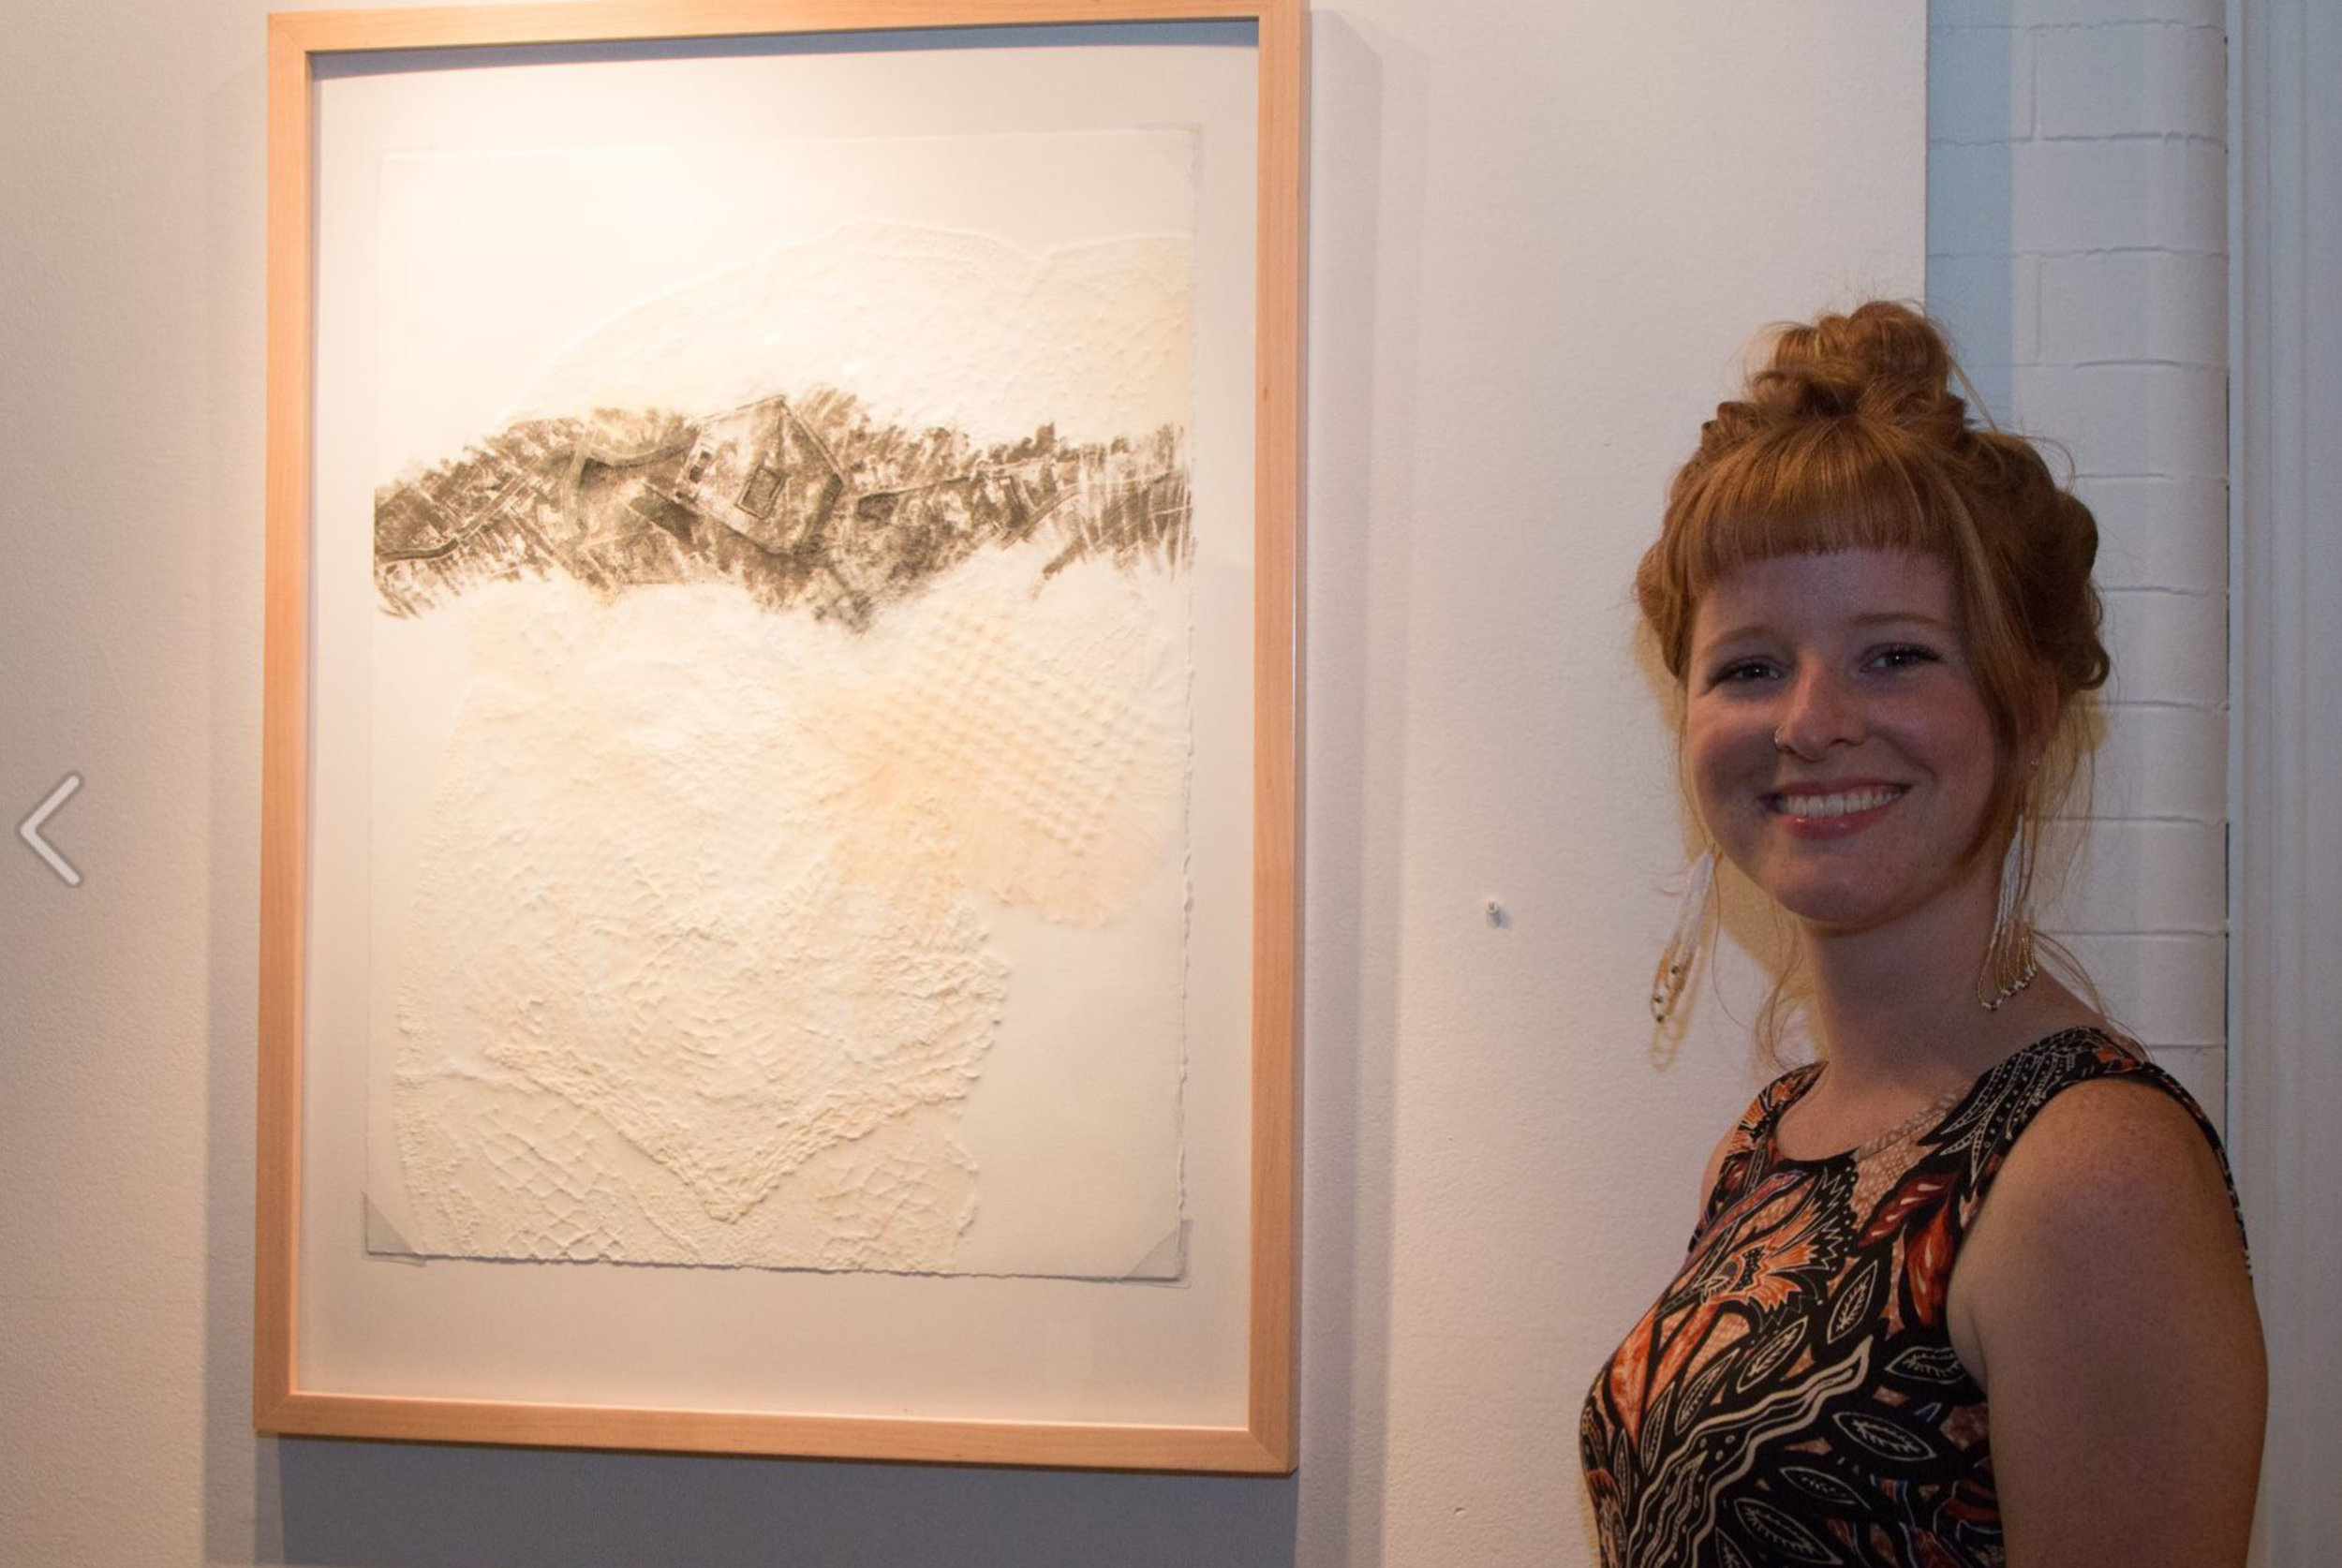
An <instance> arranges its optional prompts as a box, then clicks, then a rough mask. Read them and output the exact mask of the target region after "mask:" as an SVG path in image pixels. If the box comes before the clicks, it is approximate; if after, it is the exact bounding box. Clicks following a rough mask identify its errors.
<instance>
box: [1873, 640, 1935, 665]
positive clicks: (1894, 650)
mask: <svg viewBox="0 0 2342 1568" xmlns="http://www.w3.org/2000/svg"><path fill="white" fill-rule="evenodd" d="M1871 662H1872V664H1873V665H1874V666H1875V667H1877V668H1878V669H1882V670H1908V669H1910V668H1911V667H1912V666H1914V665H1919V664H1934V663H1935V662H1936V655H1935V651H1934V649H1933V648H1923V647H1920V645H1919V644H1918V643H1896V644H1895V645H1894V646H1893V647H1891V648H1881V649H1880V650H1879V651H1878V652H1877V654H1876V655H1875V656H1874V657H1873V658H1872V659H1871Z"/></svg>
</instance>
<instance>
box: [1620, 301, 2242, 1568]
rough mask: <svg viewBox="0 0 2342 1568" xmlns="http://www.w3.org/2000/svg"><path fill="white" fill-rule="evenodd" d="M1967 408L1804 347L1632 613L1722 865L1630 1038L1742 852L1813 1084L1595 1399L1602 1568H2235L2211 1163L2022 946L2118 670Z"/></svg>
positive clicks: (2020, 448)
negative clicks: (2151, 1567)
mask: <svg viewBox="0 0 2342 1568" xmlns="http://www.w3.org/2000/svg"><path fill="white" fill-rule="evenodd" d="M1959 383H1960V377H1959V372H1958V370H1957V368H1956V367H1955V366H1954V365H1953V363H1952V362H1951V359H1950V356H1949V353H1948V351H1947V350H1946V348H1945V347H1944V344H1943V341H1942V339H1941V337H1940V336H1939V335H1938V334H1937V333H1936V332H1935V330H1934V327H1933V326H1932V325H1930V324H1929V323H1928V322H1927V321H1926V319H1925V318H1922V317H1920V315H1918V314H1917V313H1915V312H1913V311H1911V310H1909V309H1907V308H1905V307H1903V306H1900V305H1894V304H1885V303H1873V304H1867V305H1864V306H1862V307H1860V309H1858V310H1856V311H1854V312H1853V313H1851V314H1850V315H1848V316H1842V317H1841V316H1832V317H1825V318H1822V319H1820V320H1819V321H1816V322H1815V323H1814V324H1813V325H1811V326H1804V327H1793V328H1789V329H1786V330H1785V331H1783V332H1782V333H1780V334H1779V335H1778V336H1777V337H1776V339H1775V340H1774V342H1773V344H1772V348H1771V356H1770V359H1769V361H1768V362H1766V363H1765V364H1764V366H1763V368H1761V369H1760V370H1758V371H1757V372H1756V375H1754V376H1753V377H1751V381H1750V385H1749V388H1748V392H1747V395H1746V397H1745V398H1743V399H1742V400H1739V401H1735V402H1731V403H1727V404H1725V405H1724V406H1722V407H1719V408H1718V409H1717V411H1716V417H1715V418H1714V419H1713V420H1712V421H1710V422H1708V424H1707V425H1706V426H1705V427H1704V429H1703V431H1702V434H1701V439H1700V444H1699V448H1698V450H1697V452H1696V453H1695V454H1694V455H1693V457H1692V458H1691V460H1690V461H1689V462H1688V463H1686V464H1685V465H1684V466H1683V468H1682V471H1681V472H1680V473H1679V474H1678V475H1677V476H1676V480H1675V483H1674V485H1673V487H1672V489H1671V490H1670V492H1669V496H1668V510H1667V515H1666V520H1665V523H1664V525H1663V527H1662V531H1661V535H1660V538H1659V540H1658V542H1657V543H1656V544H1654V545H1653V547H1652V549H1651V551H1650V552H1649V554H1648V555H1646V556H1645V557H1644V559H1643V563H1642V567H1641V570H1640V571H1639V573H1638V581H1637V588H1638V597H1639V599H1640V602H1641V605H1642V609H1643V612H1644V615H1645V618H1646V620H1647V621H1648V623H1649V626H1650V628H1651V630H1652V631H1653V634H1654V635H1655V637H1656V639H1657V642H1658V645H1659V651H1660V655H1661V658H1663V660H1664V661H1665V663H1666V665H1667V667H1668V671H1669V672H1670V673H1672V674H1673V675H1674V676H1675V678H1676V680H1677V681H1678V683H1679V686H1680V689H1681V696H1682V724H1683V728H1682V747H1683V754H1684V762H1685V764H1686V765H1685V773H1686V776H1687V777H1688V778H1689V781H1690V784H1691V789H1692V793H1693V797H1694V805H1695V806H1696V808H1697V814H1698V817H1699V820H1700V822H1701V824H1702V826H1703V827H1704V828H1705V830H1706V833H1707V835H1708V836H1709V839H1710V842H1711V848H1710V849H1709V851H1707V853H1706V854H1704V855H1703V856H1702V857H1701V864H1700V865H1699V866H1698V867H1697V868H1696V872H1695V875H1694V877H1693V879H1692V886H1693V888H1694V889H1695V890H1696V891H1695V893H1694V895H1692V896H1691V898H1690V899H1688V900H1687V903H1688V904H1690V905H1691V906H1692V907H1690V908H1687V910H1686V913H1685V917H1684V920H1683V921H1682V925H1681V927H1680V928H1679V932H1678V937H1677V940H1676V941H1675V942H1674V943H1672V944H1670V946H1669V949H1668V954H1667V956H1666V957H1664V958H1662V959H1661V963H1660V975H1659V981H1658V984H1657V987H1656V989H1655V990H1654V993H1653V1011H1654V1012H1655V1013H1657V1014H1658V1015H1659V1016H1660V1017H1661V1018H1662V1019H1664V1018H1665V1017H1666V1016H1667V1014H1668V1012H1669V1010H1670V1009H1671V1008H1672V1007H1673V1006H1675V1005H1676V1004H1677V1003H1678V1001H1679V999H1680V997H1681V994H1682V981H1683V979H1684V977H1685V975H1686V974H1687V972H1688V970H1689V967H1690V950H1691V949H1692V948H1693V947H1694V946H1696V945H1697V935H1698V932H1699V929H1700V925H1701V924H1702V922H1703V921H1704V920H1705V919H1706V918H1707V916H1706V911H1705V910H1704V909H1703V908H1700V907H1699V904H1700V902H1701V901H1702V900H1704V898H1705V889H1706V888H1707V886H1708V885H1709V880H1710V878H1709V871H1710V868H1711V866H1712V861H1713V860H1714V858H1715V857H1716V856H1718V855H1721V856H1722V857H1723V858H1724V859H1725V860H1727V861H1728V862H1729V863H1730V864H1731V865H1733V866H1734V867H1735V868H1736V869H1737V870H1738V871H1739V872H1741V873H1742V875H1743V876H1744V877H1745V878H1746V879H1747V880H1749V881H1750V882H1751V883H1753V884H1754V885H1755V886H1756V888H1757V889H1758V890H1759V891H1760V892H1761V893H1763V894H1764V895H1766V896H1767V897H1769V898H1770V899H1771V901H1772V902H1773V904H1774V905H1776V906H1777V908H1778V909H1779V910H1781V911H1782V912H1783V913H1784V914H1785V915H1786V916H1787V917H1788V918H1789V920H1790V922H1791V924H1792V925H1793V926H1794V928H1795V930H1796V932H1797V936H1798V952H1797V957H1798V961H1800V962H1801V963H1802V964H1803V965H1804V966H1805V967H1806V969H1808V971H1809V973H1810V976H1811V987H1810V994H1809V995H1808V996H1807V997H1806V998H1803V1010H1804V1013H1805V1017H1806V1021H1807V1023H1808V1024H1809V1026H1810V1029H1811V1033H1812V1035H1813V1037H1814V1039H1813V1043H1814V1045H1815V1047H1816V1054H1817V1056H1818V1058H1819V1059H1818V1060H1817V1061H1816V1062H1814V1063H1812V1064H1809V1065H1807V1066H1804V1067H1801V1068H1798V1069H1795V1070H1793V1071H1791V1072H1786V1073H1784V1074H1783V1075H1782V1076H1780V1077H1779V1078H1777V1079H1775V1080H1774V1081H1773V1082H1772V1083H1771V1085H1769V1086H1768V1087H1766V1088H1765V1089H1764V1091H1763V1092H1762V1093H1761V1094H1759V1095H1758V1096H1757V1098H1756V1102H1755V1103H1754V1104H1752V1105H1751V1106H1750V1107H1749V1109H1748V1111H1747V1113H1746V1114H1745V1115H1744V1116H1743V1117H1742V1118H1741V1119H1740V1120H1739V1121H1738V1122H1737V1123H1736V1124H1735V1125H1734V1126H1733V1127H1732V1128H1731V1130H1730V1131H1729V1132H1727V1133H1726V1135H1725V1137H1724V1139H1723V1141H1722V1143H1720V1144H1719V1145H1718V1146H1717V1148H1716V1151H1715V1155H1714V1157H1713V1158H1712V1160H1711V1161H1710V1163H1709V1168H1708V1171H1707V1173H1706V1176H1705V1177H1704V1178H1703V1182H1702V1186H1701V1190H1700V1193H1701V1207H1700V1210H1699V1216H1698V1220H1697V1227H1696V1229H1695V1231H1694V1233H1693V1235H1692V1240H1691V1245H1690V1248H1689V1250H1688V1251H1687V1254H1686V1256H1685V1259H1684V1262H1683V1265H1682V1268H1681V1269H1680V1270H1679V1271H1678V1273H1677V1274H1676V1276H1675V1279H1674V1280H1672V1281H1671V1282H1670V1283H1669V1284H1668V1288H1667V1290H1666V1292H1665V1293H1664V1294H1662V1295H1661V1296H1660V1298H1659V1300H1658V1301H1657V1303H1656V1304H1654V1305H1653V1307H1652V1309H1650V1311H1648V1312H1647V1313H1645V1314H1644V1316H1643V1318H1642V1320H1641V1322H1640V1323H1638V1324H1637V1325H1636V1326H1635V1328H1634V1330H1633V1331H1632V1333H1630V1334H1629V1335H1628V1337H1627V1339H1626V1340H1625V1342H1624V1343H1623V1345H1621V1346H1620V1348H1619V1350H1618V1351H1617V1353H1616V1354H1614V1355H1613V1356H1612V1358H1611V1360H1610V1362H1609V1364H1608V1367H1607V1368H1605V1369H1604V1371H1603V1373H1602V1375H1601V1376H1600V1377H1599V1378H1597V1379H1596V1381H1595V1383H1594V1386H1593V1392H1592V1394H1591V1395H1590V1397H1589V1398H1588V1400H1587V1403H1586V1409H1585V1414H1584V1419H1583V1422H1582V1426H1581V1438H1582V1442H1583V1448H1584V1459H1585V1466H1586V1479H1587V1486H1588V1488H1589V1491H1590V1493H1591V1496H1592V1499H1593V1508H1594V1516H1595V1520H1596V1524H1597V1528H1598V1531H1599V1534H1600V1538H1601V1549H1602V1558H1603V1561H1604V1563H1605V1564H1606V1565H1608V1568H1662V1565H1668V1564H1683V1565H1693V1564H1697V1565H1702V1568H1705V1565H1710V1564H1721V1565H1727V1568H1755V1565H1757V1564H1769V1563H1776V1562H1786V1561H1795V1562H1814V1563H1824V1562H1829V1563H1846V1564H1860V1565H1873V1568H1888V1565H1893V1568H1904V1565H1910V1568H1953V1565H1957V1568H1997V1565H2011V1568H2039V1565H2045V1564H2056V1565H2058V1568H2097V1565H2106V1568H2112V1565H2114V1564H2122V1565H2125V1568H2141V1565H2148V1564H2172V1565H2178V1564H2188V1565H2214V1564H2232V1563H2242V1562H2243V1561H2244V1559H2245V1551H2246V1540H2247V1537H2248V1534H2249V1531H2250V1524H2251V1516H2252V1501H2253V1489H2254V1481H2255V1476H2256V1473H2257V1470H2258V1463H2259V1456H2260V1427H2261V1414H2262V1409H2263V1404H2264V1398H2265V1368H2264V1362H2263V1357H2262V1352H2261V1344H2260V1324H2259V1321H2258V1318H2257V1316H2256V1315H2255V1311H2254V1308H2253V1301H2252V1294H2251V1287H2250V1282H2249V1280H2248V1279H2247V1276H2246V1260H2245V1250H2244V1246H2243V1238H2242V1235H2241V1231H2240V1227H2239V1224H2238V1221H2237V1220H2236V1216H2235V1209H2234V1205H2233V1197H2232V1193H2231V1191H2230V1190H2229V1188H2228V1184H2227V1181H2226V1171H2225V1165H2224V1162H2223V1160H2222V1157H2221V1154H2220V1151H2219V1143H2218V1138H2217V1136H2216V1133H2215V1132H2213V1130H2212V1127H2211V1125H2210V1123H2209V1122H2208V1121H2206V1120H2205V1118H2204V1117H2203V1115H2202V1112H2201V1109H2200V1108H2199V1107H2197V1106H2196V1104H2195V1103H2194V1102H2192V1101H2191V1100H2189V1099H2188V1097H2187V1095H2186V1091H2185V1090H2183V1089H2182V1088H2180V1087H2179V1086H2178V1085H2177V1084H2176V1083H2174V1082H2173V1081H2172V1079H2171V1078H2170V1077H2169V1076H2168V1075H2166V1074H2165V1073H2163V1072H2161V1071H2160V1070H2159V1069H2157V1067H2155V1066H2154V1065H2153V1064H2152V1063H2150V1062H2149V1061H2148V1060H2147V1059H2146V1058H2145V1057H2144V1056H2143V1055H2142V1053H2141V1051H2140V1049H2139V1047H2138V1045H2137V1044H2136V1043H2134V1042H2132V1041H2130V1040H2128V1039H2127V1038H2126V1037H2124V1036H2123V1035H2122V1034H2121V1033H2120V1032H2119V1031H2117V1030H2116V1029H2115V1028H2113V1027H2112V1025H2110V1024H2109V1022H2108V1021H2107V1019H2106V1018H2105V1017H2104V1016H2103V1015H2102V1014H2101V1013H2099V1011H2098V1010H2097V1006H2096V1005H2095V994H2094V993H2093V992H2092V991H2091V988H2090V986H2089V984H2088V983H2087V980H2086V977H2084V976H2083V975H2082V974H2081V973H2080V972H2079V970H2078V969H2073V968H2072V967H2071V966H2070V965H2069V964H2067V965H2063V966H2061V967H2063V968H2064V969H2065V971H2066V972H2065V974H2064V976H2063V978H2060V977H2059V976H2057V975H2053V974H2050V973H2047V972H2045V971H2044V970H2043V969H2041V967H2040V964H2039V962H2038V958H2037V954H2036V950H2037V946H2038V945H2040V944H2039V943H2038V939H2037V938H2036V936H2035V934H2034V932H2033V929H2032V925H2031V921H2030V918H2029V916H2028V914H2027V912H2026V910H2027V904H2028V895H2029V891H2030V884H2031V880H2032V868H2033V865H2034V860H2035V853H2036V851H2035V846H2036V843H2037V840H2038V830H2039V823H2040V821H2042V820H2043V818H2045V817H2048V816H2052V815H2054V814H2055V813H2056V811H2057V809H2058V808H2059V807H2060V806H2063V805H2064V804H2065V803H2066V801H2067V797H2068V793H2069V790H2070V783H2071V780H2072V779H2073V777H2075V773H2076V763H2077V761H2078V759H2079V757H2080V754H2081V750H2082V737H2083V735H2084V733H2085V732H2086V730H2087V723H2086V712H2085V703H2087V701H2088V697H2089V693H2090V692H2092V691H2093V690H2095V689H2096V688H2097V687H2098V686H2099V685H2100V684H2102V683H2103V682H2104V680H2105V678H2106V674H2107V657H2106V652H2105V649H2104V646H2103V644H2102V643H2101V642H2100V641H2099V635H2098V621H2099V611H2098V599H2097V592H2096V589H2095V588H2094V587H2093V585H2092V584H2091V580H2090V569H2091V563H2092V561H2093V559H2094V557H2095V555H2096V553H2097V525H2096V524H2095V522H2094V520H2093V519H2092V517H2091V515H2090V513H2089V511H2088V510H2087V509H2086V508H2084V507H2083V505H2082V503H2081V502H2080V501H2078V500H2076V499H2075V498H2074V497H2073V496H2072V495H2070V494H2069V493H2068V492H2067V491H2066V490H2065V489H2063V488H2062V487H2061V486H2059V485H2058V483H2057V482H2056V481H2055V480H2054V479H2053V476H2052V475H2051V473H2050V470H2049V468H2048V466H2047V465H2046V464H2045V463H2044V462H2043V461H2042V459H2041V457H2040V455H2039V453H2038V451H2036V450H2035V449H2034V448H2033V446H2032V445H2031V444H2030V443H2029V442H2027V441H2025V440H2023V439H2022V438H2019V437H2016V436H2008V435H2006V434H2003V433H2001V432H1999V431H1996V430H1994V429H1991V428H1989V427H1982V428H1979V426H1978V425H1976V424H1974V423H1972V422H1970V420H1969V418H1968V411H1967V408H1966V406H1965V405H1964V402H1963V401H1962V399H1961V398H1960V397H1959V396H1957V395H1956V394H1955V393H1954V392H1953V391H1952V387H1953V386H1954V385H1955V384H1959ZM2053 955H2054V954H2053ZM2085 998H2091V999H2085ZM1777 999H1778V998H1777V996H1776V1000H1777ZM1779 1016H1780V1010H1779V1008H1778V1007H1777V1006H1776V1007H1771V1008H1768V1010H1767V1014H1766V1018H1767V1024H1766V1031H1767V1033H1768V1036H1769V1038H1768V1039H1767V1042H1766V1043H1767V1044H1768V1045H1771V1043H1772V1040H1771V1038H1770V1036H1771V1033H1772V1032H1773V1031H1774V1030H1776V1029H1777V1028H1778V1024H1777V1020H1778V1018H1779Z"/></svg>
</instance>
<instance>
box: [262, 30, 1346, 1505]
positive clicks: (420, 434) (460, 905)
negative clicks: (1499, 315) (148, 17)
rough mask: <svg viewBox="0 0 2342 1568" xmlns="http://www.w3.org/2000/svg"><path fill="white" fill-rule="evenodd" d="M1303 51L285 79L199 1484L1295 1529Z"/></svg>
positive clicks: (708, 43) (366, 54)
mask: <svg viewBox="0 0 2342 1568" xmlns="http://www.w3.org/2000/svg"><path fill="white" fill-rule="evenodd" d="M1303 21H1304V17H1303V11H1302V8H1301V6H1300V5H1299V3H1298V0H1249V3H1244V4H1234V5H1196V4H1189V3H1185V0H1099V3H1092V0H892V3H889V0H842V3H826V0H796V3H792V0H651V3H647V4H617V3H599V0H597V3H588V4H573V5H571V4H565V5H546V6H518V7H487V8H448V9H427V10H413V11H332V12H296V13H287V14H280V15H277V16H274V17H273V18H272V19H271V22H270V33H269V95H270V121H269V166H270V167H269V281H268V293H269V307H268V322H269V325H268V331H269V348H268V365H269V372H268V375H269V390H268V398H269V410H268V412H269V435H268V490H267V495H268V590H267V653H266V688H265V746H266V756H265V761H264V775H263V790H264V795H263V823H262V844H261V855H262V865H261V876H262V922H263V929H262V934H261V1001H260V1020H259V1095H260V1102H259V1215H258V1221H259V1262H258V1280H257V1298H258V1299H257V1326H256V1339H257V1345H256V1358H255V1371H254V1419H255V1424H256V1426H257V1427H259V1429H260V1430H262V1431H267V1432H275V1433H285V1434H309V1435H329V1436H339V1437H365V1438H388V1439H409V1440H422V1441H437V1442H490V1443H526V1444H538V1445H563V1446H581V1447H607V1448H629V1449H670V1450H684V1451H704V1452H727V1453H750V1454H772V1455H803V1456H819V1457H852V1458H870V1459H897V1460H931V1461H941V1462H956V1463H999V1464H1029V1465H1061V1466H1090V1467H1105V1468H1125V1469H1163V1470H1196V1471H1215V1472H1255V1473H1283V1472H1289V1471H1290V1470H1291V1469H1292V1467H1293V1464H1294V1462H1295V1454H1296V1446H1295V1433H1294V1414H1295V1382H1294V1380H1295V1356H1294V1338H1295V1302H1294V1290H1295V1280H1296V1273H1297V1245H1296V1212H1295V1211H1296V1170H1297V1165H1296V1142H1295V1138H1296V1129H1295V1107H1296V1099H1295V1078H1296V1070H1297V995H1298V993H1297V984H1296V974H1295V964H1296V954H1297V921H1298V910H1297V891H1298V887H1299V879H1298V872H1297V853H1298V843H1297V837H1298V836H1297V804H1296V779H1297V725H1296V712H1295V706H1296V704H1295V694H1296V690H1297V650H1298V646H1299V643H1298V638H1297V625H1296V618H1297V544H1298V540H1297V516H1298V507H1297V501H1298V495H1297V492H1298V473H1299V467H1298V461H1299V454H1298V442H1299V428H1300V425H1299V407H1298V385H1299V333H1300V311H1299V300H1298V294H1299V285H1300V275H1301V252H1300V244H1301V234H1300V223H1301V211H1302V207H1301V157H1302V127H1303V113H1302V83H1303V36H1302V28H1303Z"/></svg>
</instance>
